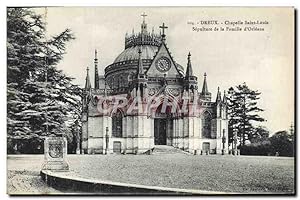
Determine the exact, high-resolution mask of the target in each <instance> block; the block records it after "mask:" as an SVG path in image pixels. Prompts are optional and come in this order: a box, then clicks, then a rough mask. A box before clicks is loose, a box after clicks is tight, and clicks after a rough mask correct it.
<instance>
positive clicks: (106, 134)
mask: <svg viewBox="0 0 300 200" xmlns="http://www.w3.org/2000/svg"><path fill="white" fill-rule="evenodd" d="M105 130H106V133H105V143H106V146H105V154H106V155H107V153H108V143H109V137H108V127H106V129H105Z"/></svg>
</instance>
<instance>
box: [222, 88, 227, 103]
mask: <svg viewBox="0 0 300 200" xmlns="http://www.w3.org/2000/svg"><path fill="white" fill-rule="evenodd" d="M226 102H227V97H226V91H225V90H224V95H223V103H226Z"/></svg>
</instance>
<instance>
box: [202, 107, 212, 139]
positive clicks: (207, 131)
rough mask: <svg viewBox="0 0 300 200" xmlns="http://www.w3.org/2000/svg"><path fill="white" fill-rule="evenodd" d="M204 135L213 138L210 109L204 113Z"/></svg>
mask: <svg viewBox="0 0 300 200" xmlns="http://www.w3.org/2000/svg"><path fill="white" fill-rule="evenodd" d="M202 137H203V138H211V114H210V113H209V112H208V111H205V112H204V113H203V114H202Z"/></svg>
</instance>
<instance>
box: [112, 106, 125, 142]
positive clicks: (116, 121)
mask: <svg viewBox="0 0 300 200" xmlns="http://www.w3.org/2000/svg"><path fill="white" fill-rule="evenodd" d="M122 120H123V115H122V112H121V111H119V110H118V111H117V112H116V113H114V114H113V116H112V136H113V137H122V125H123V123H122Z"/></svg>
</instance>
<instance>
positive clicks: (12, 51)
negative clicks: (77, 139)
mask: <svg viewBox="0 0 300 200" xmlns="http://www.w3.org/2000/svg"><path fill="white" fill-rule="evenodd" d="M73 39H75V37H74V35H73V34H72V32H71V30H70V29H66V30H65V31H63V32H61V33H58V34H57V35H55V36H52V37H49V39H46V25H45V23H44V22H43V18H42V16H41V15H38V14H36V13H35V12H33V11H32V10H31V9H26V8H7V137H8V143H9V145H8V148H9V149H8V150H9V151H13V150H12V148H13V149H14V150H15V151H17V149H18V148H19V147H18V145H19V146H20V145H21V146H22V145H24V144H25V143H26V142H25V140H29V141H31V142H32V143H34V142H33V141H35V142H37V144H40V142H41V141H42V140H43V138H44V137H45V136H59V135H66V136H67V137H68V138H71V137H72V134H73V133H72V130H73V129H74V127H72V126H74V124H75V122H77V124H78V123H79V121H80V120H79V118H80V113H81V98H80V96H81V89H80V88H79V87H78V86H77V85H74V84H72V82H71V81H72V78H71V77H68V76H67V75H65V74H64V73H63V72H62V71H61V70H58V69H57V64H58V63H59V62H60V61H61V60H62V58H63V55H64V54H65V53H66V44H67V42H69V41H71V40H73ZM20 141H22V142H20ZM33 148H34V147H33Z"/></svg>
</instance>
